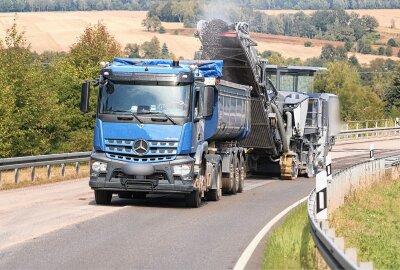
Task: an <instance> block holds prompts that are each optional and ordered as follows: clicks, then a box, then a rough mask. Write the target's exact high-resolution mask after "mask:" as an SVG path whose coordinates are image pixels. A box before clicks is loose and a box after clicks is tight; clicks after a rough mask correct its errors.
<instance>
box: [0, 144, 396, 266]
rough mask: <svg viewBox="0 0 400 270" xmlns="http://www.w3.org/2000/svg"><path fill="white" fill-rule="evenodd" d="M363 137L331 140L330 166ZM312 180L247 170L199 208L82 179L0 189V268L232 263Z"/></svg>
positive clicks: (362, 153)
mask: <svg viewBox="0 0 400 270" xmlns="http://www.w3.org/2000/svg"><path fill="white" fill-rule="evenodd" d="M374 144H375V148H376V153H377V155H378V156H379V155H391V154H393V153H399V152H400V140H399V139H396V140H391V141H386V142H374ZM369 145H370V143H364V144H363V143H361V144H348V145H339V146H337V147H335V148H334V149H333V152H332V157H333V159H334V162H333V169H334V170H338V169H342V168H344V167H346V166H348V165H351V164H354V163H358V162H360V161H363V160H365V159H366V158H367V157H368V153H369ZM313 187H314V179H305V178H301V179H299V180H297V181H279V180H277V179H276V178H275V179H274V178H273V177H268V178H256V177H251V178H250V179H249V180H248V181H247V183H246V187H245V192H244V193H242V194H238V195H235V196H224V197H223V198H222V200H221V201H219V202H204V203H203V206H202V207H201V208H199V209H187V208H185V205H184V201H183V200H182V199H181V198H179V197H155V198H150V199H147V200H122V199H118V198H116V197H114V199H113V203H112V206H110V207H100V206H96V205H95V204H94V201H93V194H92V193H91V191H90V189H89V188H88V186H87V181H86V180H81V181H68V182H63V183H58V184H53V185H46V186H39V187H32V188H26V189H20V190H15V191H4V192H0V269H110V268H111V269H122V268H127V269H230V268H233V266H234V265H235V263H236V261H237V259H238V258H239V256H240V255H241V253H242V252H243V250H244V249H245V248H246V246H247V245H248V244H249V242H250V241H251V240H252V239H253V237H254V236H255V235H256V234H257V233H258V231H259V230H260V229H261V228H262V227H263V226H264V225H265V224H266V223H267V222H268V221H269V220H271V219H272V218H273V217H274V216H275V215H277V214H278V213H279V212H281V211H282V210H283V209H285V208H286V207H288V206H289V205H291V204H292V203H294V202H295V201H297V200H299V199H301V198H303V197H305V196H307V195H308V194H309V192H310V191H311V189H312V188H313ZM253 260H254V259H253ZM258 267H259V265H258V266H257V262H256V263H254V262H250V263H249V264H248V268H258Z"/></svg>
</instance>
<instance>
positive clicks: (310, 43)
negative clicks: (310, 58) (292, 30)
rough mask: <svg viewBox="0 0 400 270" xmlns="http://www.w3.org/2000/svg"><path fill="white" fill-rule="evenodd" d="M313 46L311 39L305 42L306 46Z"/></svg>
mask: <svg viewBox="0 0 400 270" xmlns="http://www.w3.org/2000/svg"><path fill="white" fill-rule="evenodd" d="M311 46H312V42H311V41H306V42H304V47H311Z"/></svg>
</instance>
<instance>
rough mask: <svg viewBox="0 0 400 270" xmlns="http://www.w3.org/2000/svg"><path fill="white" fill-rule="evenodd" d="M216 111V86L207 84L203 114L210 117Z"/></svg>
mask: <svg viewBox="0 0 400 270" xmlns="http://www.w3.org/2000/svg"><path fill="white" fill-rule="evenodd" d="M213 113H214V87H212V86H206V87H205V88H204V104H203V116H204V117H210V116H212V115H213Z"/></svg>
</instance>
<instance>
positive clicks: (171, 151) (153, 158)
mask: <svg viewBox="0 0 400 270" xmlns="http://www.w3.org/2000/svg"><path fill="white" fill-rule="evenodd" d="M134 143H135V140H118V139H106V140H105V145H106V148H105V150H106V156H107V157H108V158H111V159H117V160H122V161H127V162H163V161H171V160H174V159H175V158H176V154H177V151H178V144H179V142H178V141H148V143H149V150H148V151H147V153H145V154H144V155H137V154H136V153H135V151H134V150H133V145H134Z"/></svg>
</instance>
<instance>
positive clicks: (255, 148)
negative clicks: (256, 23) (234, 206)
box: [195, 19, 339, 180]
mask: <svg viewBox="0 0 400 270" xmlns="http://www.w3.org/2000/svg"><path fill="white" fill-rule="evenodd" d="M195 35H196V36H197V37H198V38H199V39H200V41H201V44H202V47H201V50H200V51H199V52H198V54H197V57H198V59H199V60H212V59H221V60H223V62H224V80H227V81H230V82H233V83H237V84H241V85H249V86H251V89H252V90H251V131H250V133H249V135H248V136H247V137H246V139H244V140H243V141H241V142H239V144H240V146H241V147H243V148H245V149H247V153H246V154H247V170H248V171H249V172H252V173H265V172H268V173H271V172H280V176H281V179H288V180H293V179H296V178H297V176H298V175H299V174H301V175H306V176H307V177H312V176H314V175H315V174H316V172H317V170H318V169H319V168H321V167H323V166H324V165H325V159H326V156H327V154H328V152H329V150H330V149H331V147H332V145H333V144H334V142H335V140H334V138H335V135H337V134H338V132H339V101H338V97H337V96H336V95H333V94H328V93H314V91H313V79H314V74H315V73H316V72H317V71H324V70H326V69H325V68H320V67H300V66H288V67H280V66H275V65H269V64H268V62H267V60H265V59H262V58H260V56H259V55H258V53H257V51H256V48H255V47H256V46H257V43H256V42H254V41H253V40H251V38H250V35H249V25H248V24H247V23H245V22H239V23H235V24H228V23H226V22H224V21H222V20H218V19H216V20H211V21H200V22H199V23H198V25H197V31H196V34H195Z"/></svg>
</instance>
